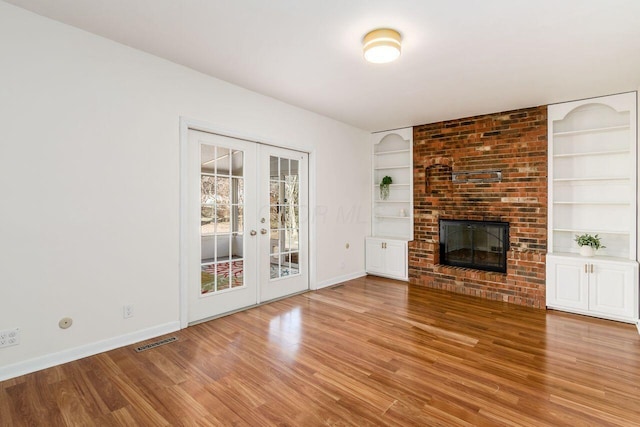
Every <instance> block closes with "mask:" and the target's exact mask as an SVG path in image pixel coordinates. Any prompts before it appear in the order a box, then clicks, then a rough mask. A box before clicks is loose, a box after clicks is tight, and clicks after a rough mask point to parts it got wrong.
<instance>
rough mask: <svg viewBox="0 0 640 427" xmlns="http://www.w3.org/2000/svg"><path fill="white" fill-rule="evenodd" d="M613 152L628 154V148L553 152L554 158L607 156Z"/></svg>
mask: <svg viewBox="0 0 640 427" xmlns="http://www.w3.org/2000/svg"><path fill="white" fill-rule="evenodd" d="M614 154H629V150H608V151H590V152H589V151H587V152H584V153H566V154H554V155H553V157H555V158H557V159H558V158H566V157H586V156H598V157H600V156H609V155H614Z"/></svg>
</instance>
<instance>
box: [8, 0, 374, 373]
mask: <svg viewBox="0 0 640 427" xmlns="http://www.w3.org/2000/svg"><path fill="white" fill-rule="evenodd" d="M203 54H207V55H212V54H215V52H203ZM0 58H2V59H1V61H2V64H1V67H0V122H1V124H0V197H1V198H2V199H1V202H0V203H1V204H0V206H1V208H0V209H1V213H0V330H1V329H9V328H15V327H17V328H20V331H21V343H20V345H18V346H14V347H8V348H3V349H0V379H2V378H8V377H11V376H15V375H18V374H21V373H24V372H26V371H29V370H34V369H39V368H42V367H44V366H46V365H47V364H53V363H59V362H60V361H64V360H69V359H72V358H74V357H80V356H83V355H86V354H91V353H93V352H97V351H101V350H104V349H105V348H110V347H114V346H118V345H122V344H123V343H128V342H134V341H135V340H139V339H142V338H146V337H150V336H154V335H158V334H161V333H164V332H167V331H171V330H175V329H176V328H177V325H178V320H179V300H178V295H179V288H178V264H179V256H178V255H179V218H178V214H179V118H180V116H183V117H186V118H189V119H194V120H199V121H202V122H206V123H210V124H211V126H213V127H216V128H225V129H229V130H230V131H233V132H235V133H244V134H247V135H252V136H254V137H257V138H262V139H264V140H265V141H270V142H281V143H282V144H283V145H286V146H290V147H298V148H300V149H305V150H314V153H315V154H314V156H315V165H316V168H317V193H316V194H317V196H316V201H317V212H318V216H317V220H316V223H315V224H316V227H317V241H316V242H315V244H316V245H317V268H316V272H317V274H316V277H315V279H316V283H317V284H318V285H319V286H323V285H329V284H332V283H336V282H338V281H339V280H340V279H341V278H347V277H354V276H357V275H361V274H363V272H364V237H365V235H366V234H367V233H368V232H369V214H370V208H369V196H370V188H369V187H370V186H369V174H370V161H369V158H368V153H369V147H368V133H367V132H364V131H362V130H359V129H356V128H353V127H350V126H347V125H345V124H342V123H339V122H336V121H333V120H330V119H328V118H325V117H322V116H319V115H316V114H313V113H310V112H307V111H304V110H301V109H298V108H295V107H292V106H289V105H287V104H284V103H281V102H279V101H276V100H273V99H271V98H267V97H265V96H262V95H259V94H256V93H253V92H250V91H247V90H245V89H242V88H239V87H236V86H233V85H230V84H228V83H225V82H222V81H220V80H217V79H214V78H211V77H208V76H205V75H202V74H200V73H197V72H195V71H192V70H189V69H187V68H184V67H182V66H178V65H176V64H173V63H170V62H167V61H165V60H161V59H159V58H156V57H153V56H151V55H148V54H145V53H142V52H140V51H136V50H134V49H131V48H128V47H126V46H123V45H120V44H117V43H114V42H112V41H109V40H106V39H103V38H100V37H97V36H94V35H91V34H89V33H86V32H83V31H80V30H78V29H75V28H72V27H69V26H66V25H63V24H60V23H57V22H55V21H51V20H48V19H45V18H42V17H40V16H37V15H34V14H32V13H30V12H26V11H24V10H22V9H18V8H15V7H14V6H10V5H8V4H6V3H4V2H0ZM347 242H348V243H350V245H351V247H350V249H348V250H347V249H345V243H347ZM342 263H344V267H341V265H342ZM125 303H126V304H133V305H134V307H135V315H134V317H132V318H130V319H126V320H125V319H123V318H122V317H123V316H122V306H123V304H125ZM64 316H69V317H72V318H73V320H74V324H73V326H72V327H71V328H69V329H67V330H62V329H60V328H58V321H59V320H60V319H61V318H62V317H64Z"/></svg>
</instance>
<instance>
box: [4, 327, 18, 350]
mask: <svg viewBox="0 0 640 427" xmlns="http://www.w3.org/2000/svg"><path fill="white" fill-rule="evenodd" d="M18 344H20V329H18V328H15V329H6V330H4V331H0V348H2V347H11V346H12V345H18Z"/></svg>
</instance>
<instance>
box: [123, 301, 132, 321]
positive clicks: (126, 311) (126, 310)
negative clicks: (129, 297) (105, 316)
mask: <svg viewBox="0 0 640 427" xmlns="http://www.w3.org/2000/svg"><path fill="white" fill-rule="evenodd" d="M122 317H123V318H125V319H128V318H129V317H133V304H125V305H124V307H122Z"/></svg>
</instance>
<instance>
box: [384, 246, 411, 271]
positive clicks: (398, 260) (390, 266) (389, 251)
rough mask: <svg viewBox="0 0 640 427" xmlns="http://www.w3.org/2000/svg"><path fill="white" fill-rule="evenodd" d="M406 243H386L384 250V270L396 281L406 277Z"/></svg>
mask: <svg viewBox="0 0 640 427" xmlns="http://www.w3.org/2000/svg"><path fill="white" fill-rule="evenodd" d="M406 247H407V243H406V242H398V241H387V242H386V245H385V249H384V263H385V270H386V273H387V274H388V275H389V276H393V277H396V278H398V279H406V277H407V256H406V253H407V252H406Z"/></svg>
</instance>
